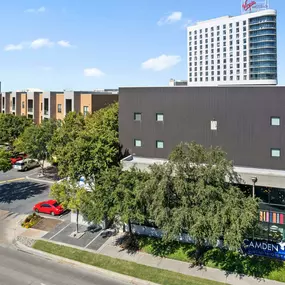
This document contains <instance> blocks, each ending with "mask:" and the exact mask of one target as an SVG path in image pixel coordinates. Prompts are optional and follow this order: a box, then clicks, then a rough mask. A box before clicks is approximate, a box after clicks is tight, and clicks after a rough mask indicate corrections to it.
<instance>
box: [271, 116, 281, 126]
mask: <svg viewBox="0 0 285 285" xmlns="http://www.w3.org/2000/svg"><path fill="white" fill-rule="evenodd" d="M270 124H271V126H280V117H271V122H270Z"/></svg>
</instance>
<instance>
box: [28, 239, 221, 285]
mask: <svg viewBox="0 0 285 285" xmlns="http://www.w3.org/2000/svg"><path fill="white" fill-rule="evenodd" d="M33 248H35V249H38V250H41V251H44V252H48V253H51V254H54V255H58V256H61V257H65V258H69V259H72V260H76V261H79V262H82V263H86V264H89V265H93V266H96V267H100V268H103V269H107V270H110V271H114V272H117V273H121V274H124V275H129V276H132V277H136V278H139V279H144V280H147V281H151V282H154V283H158V284H163V285H182V284H183V285H218V284H222V283H219V282H215V281H210V280H206V279H200V278H196V277H192V276H187V275H183V274H179V273H176V272H172V271H167V270H162V269H157V268H153V267H149V266H146V265H141V264H137V263H134V262H129V261H125V260H120V259H116V258H111V257H108V256H104V255H100V254H94V253H90V252H88V251H84V250H79V249H75V248H71V247H67V246H62V245H57V244H54V243H50V242H47V241H42V240H39V241H36V243H35V244H34V246H33Z"/></svg>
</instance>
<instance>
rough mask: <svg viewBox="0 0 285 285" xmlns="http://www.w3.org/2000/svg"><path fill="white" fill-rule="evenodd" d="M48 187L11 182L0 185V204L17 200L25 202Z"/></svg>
mask: <svg viewBox="0 0 285 285" xmlns="http://www.w3.org/2000/svg"><path fill="white" fill-rule="evenodd" d="M48 188H49V186H48V185H45V184H41V183H35V182H30V181H24V182H13V183H9V184H3V185H0V203H7V204H10V203H12V202H14V201H17V200H26V199H28V198H31V197H34V196H36V195H39V194H41V193H43V192H44V191H46V190H47V189H48Z"/></svg>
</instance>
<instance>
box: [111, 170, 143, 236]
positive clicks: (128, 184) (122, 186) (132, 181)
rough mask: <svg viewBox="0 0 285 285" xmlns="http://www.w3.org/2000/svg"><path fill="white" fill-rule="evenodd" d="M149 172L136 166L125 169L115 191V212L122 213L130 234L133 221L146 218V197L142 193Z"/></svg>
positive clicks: (141, 220)
mask: <svg viewBox="0 0 285 285" xmlns="http://www.w3.org/2000/svg"><path fill="white" fill-rule="evenodd" d="M147 177H148V175H147V173H145V172H141V171H140V170H137V169H136V168H131V169H130V170H128V171H124V172H122V173H121V175H120V180H119V184H118V186H117V188H116V191H115V192H114V198H115V199H114V206H115V207H116V210H115V212H116V213H117V214H119V215H120V217H121V219H122V221H123V222H124V223H127V224H128V227H129V232H130V235H131V236H132V235H133V232H132V222H140V223H142V222H144V221H145V220H146V208H145V199H144V198H143V196H142V195H140V193H141V191H143V186H144V184H143V183H144V182H145V181H146V180H147Z"/></svg>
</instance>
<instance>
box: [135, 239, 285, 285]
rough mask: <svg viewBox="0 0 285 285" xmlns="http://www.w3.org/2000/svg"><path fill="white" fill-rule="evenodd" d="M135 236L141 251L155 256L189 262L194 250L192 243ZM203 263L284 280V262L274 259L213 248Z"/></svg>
mask: <svg viewBox="0 0 285 285" xmlns="http://www.w3.org/2000/svg"><path fill="white" fill-rule="evenodd" d="M137 238H138V243H139V248H140V250H141V251H143V252H146V253H149V254H153V255H156V256H163V257H166V258H170V259H176V260H180V261H186V262H191V255H192V254H193V253H194V252H195V246H194V245H193V244H182V243H179V242H172V243H163V242H162V240H161V239H156V238H150V237H143V236H137ZM204 263H205V265H206V266H208V267H213V268H219V269H222V270H225V271H228V272H233V273H237V274H245V275H249V276H254V277H259V278H267V279H271V280H276V281H280V282H285V264H284V262H283V261H279V260H275V259H269V258H265V257H257V256H252V257H251V256H243V255H241V254H239V253H238V252H232V251H225V250H221V249H217V248H215V249H211V250H209V251H208V252H206V254H205V256H204Z"/></svg>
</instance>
